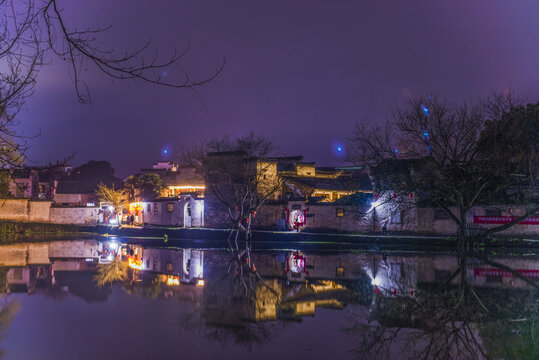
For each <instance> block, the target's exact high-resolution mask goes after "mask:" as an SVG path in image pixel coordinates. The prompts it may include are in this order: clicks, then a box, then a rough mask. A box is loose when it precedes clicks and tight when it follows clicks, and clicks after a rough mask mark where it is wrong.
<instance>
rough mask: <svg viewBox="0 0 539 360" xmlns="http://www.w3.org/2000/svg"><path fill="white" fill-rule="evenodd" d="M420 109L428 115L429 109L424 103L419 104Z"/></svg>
mask: <svg viewBox="0 0 539 360" xmlns="http://www.w3.org/2000/svg"><path fill="white" fill-rule="evenodd" d="M421 110H423V113H424V114H425V116H429V109H428V108H427V107H426V106H425V105H421Z"/></svg>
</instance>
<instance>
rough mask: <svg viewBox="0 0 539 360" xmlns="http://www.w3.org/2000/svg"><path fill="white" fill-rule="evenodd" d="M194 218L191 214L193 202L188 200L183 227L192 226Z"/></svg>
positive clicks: (184, 209) (184, 210)
mask: <svg viewBox="0 0 539 360" xmlns="http://www.w3.org/2000/svg"><path fill="white" fill-rule="evenodd" d="M192 224H193V218H192V216H191V203H190V202H188V203H187V204H185V206H184V208H183V227H191V226H192Z"/></svg>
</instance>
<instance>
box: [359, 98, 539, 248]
mask: <svg viewBox="0 0 539 360" xmlns="http://www.w3.org/2000/svg"><path fill="white" fill-rule="evenodd" d="M514 106H515V101H514V100H513V98H512V97H511V96H501V95H495V96H493V97H491V98H490V99H489V100H488V101H485V102H483V103H465V104H462V105H451V104H447V103H445V102H442V101H440V100H438V99H437V98H436V97H433V96H428V97H419V98H416V99H412V100H410V101H409V103H408V105H407V106H405V107H402V108H398V107H397V108H395V110H394V112H393V116H392V118H391V119H390V121H389V122H388V123H387V124H386V125H385V126H369V125H368V124H366V123H360V124H358V125H357V126H356V129H355V132H354V136H353V138H352V139H351V148H352V149H351V154H352V157H351V160H352V161H354V162H355V163H357V164H359V165H362V166H366V167H369V168H370V169H371V176H372V177H373V184H374V187H375V192H376V193H377V194H378V195H379V196H380V197H381V198H382V199H384V200H387V201H394V199H395V201H399V200H401V199H402V200H403V201H402V205H403V206H408V207H410V206H416V205H418V204H420V203H421V202H423V203H424V204H431V205H433V206H436V207H439V208H441V209H443V211H445V212H446V213H447V215H448V216H449V217H450V219H452V220H453V221H454V222H455V223H456V225H457V227H458V236H459V245H460V246H461V247H462V246H470V245H473V244H477V240H479V239H483V238H485V237H487V236H488V235H490V234H492V233H495V232H499V231H503V230H506V229H508V228H510V227H511V226H514V225H516V224H517V223H518V222H520V221H522V220H523V219H526V218H527V217H529V216H530V215H532V214H534V213H535V212H536V211H537V210H539V207H538V206H537V203H538V201H537V200H539V199H538V192H537V189H536V185H535V184H536V179H537V164H538V161H539V158H538V156H537V152H536V149H537V141H535V142H534V141H533V138H534V137H535V136H536V135H535V134H536V131H535V132H534V129H535V128H536V126H537V125H536V124H537V118H536V114H537V113H536V112H535V110H534V108H533V106H532V107H531V108H530V107H528V108H524V107H514ZM515 118H518V119H521V121H519V124H520V125H522V126H524V128H523V129H520V131H521V135H519V138H522V139H526V141H525V142H524V143H525V144H526V145H524V144H523V145H521V146H520V147H519V149H520V152H519V155H518V156H519V157H520V158H521V159H526V161H527V162H528V165H529V166H527V167H524V166H519V165H517V163H516V162H515V161H511V160H510V159H509V158H510V156H508V155H507V154H514V152H512V150H513V149H514V148H515V147H516V146H515V145H511V144H512V142H511V140H510V139H511V137H512V136H517V135H516V134H515V133H514V132H513V133H512V134H511V133H507V134H506V135H505V136H507V137H506V138H505V139H506V140H505V141H504V142H498V141H497V139H499V137H498V136H496V135H495V134H493V133H496V130H495V131H493V130H492V129H493V126H495V125H494V124H496V126H498V124H507V123H511V122H513V120H511V119H515ZM500 126H502V125H500ZM516 126H518V125H516ZM498 134H499V132H498ZM526 134H530V135H526ZM514 140H515V141H517V140H518V138H517V139H514ZM493 144H495V146H494V145H493ZM493 148H496V150H495V152H494V153H493V154H491V153H490V150H492V149H493ZM489 149H490V150H489ZM496 154H499V156H498V155H496ZM491 155H496V156H491ZM520 164H521V162H520ZM410 194H414V195H416V196H415V198H413V200H411V199H412V197H411V196H409V195H410ZM500 202H505V204H511V205H518V206H519V207H521V208H524V209H525V212H524V214H522V215H521V216H515V218H514V221H512V222H511V223H509V224H505V225H501V226H498V227H495V228H491V229H488V230H484V231H480V230H478V229H474V230H470V227H469V226H468V225H469V224H468V223H467V214H468V212H469V210H470V209H471V208H472V207H474V206H477V205H491V204H500ZM455 209H456V210H455Z"/></svg>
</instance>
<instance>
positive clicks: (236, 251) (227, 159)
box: [183, 133, 281, 291]
mask: <svg viewBox="0 0 539 360" xmlns="http://www.w3.org/2000/svg"><path fill="white" fill-rule="evenodd" d="M273 151H274V145H273V143H272V142H271V141H270V140H269V139H267V138H265V137H261V136H257V135H254V134H253V133H250V134H249V135H247V136H240V137H237V138H234V139H230V138H228V137H224V138H222V139H216V140H211V141H208V142H206V143H205V144H204V145H202V146H200V147H198V148H195V149H191V150H190V151H187V152H185V153H184V154H183V159H184V162H185V163H187V164H190V165H191V166H193V167H195V168H196V170H197V172H198V173H199V174H200V175H201V176H203V177H204V179H205V185H206V192H205V199H206V204H207V205H206V207H210V206H214V207H216V208H218V209H220V210H222V211H221V212H218V213H217V214H220V215H223V216H224V217H226V218H227V219H228V221H227V223H228V224H229V225H230V227H231V230H230V233H229V236H228V246H229V249H230V250H231V253H232V256H233V259H234V262H233V263H231V267H230V270H232V267H233V265H234V264H235V266H236V269H237V270H238V271H239V275H238V276H239V277H240V278H241V279H243V278H244V277H243V275H244V271H246V270H247V271H249V272H250V271H254V268H253V266H252V261H251V241H250V240H251V235H252V232H251V231H252V223H253V220H254V218H255V216H256V213H257V212H258V211H260V209H261V208H262V207H263V206H264V204H266V203H267V201H268V200H269V199H271V197H272V196H273V195H274V194H275V193H276V192H277V191H278V190H279V189H280V188H281V182H280V179H279V178H278V176H277V173H276V164H275V163H272V162H270V161H267V158H268V157H269V156H270V155H272V153H273ZM272 167H273V168H274V170H275V171H271V169H272ZM216 216H219V215H216ZM242 240H243V241H244V244H243V246H240V241H242ZM247 279H251V278H250V277H247ZM245 286H246V291H247V289H248V286H247V284H245Z"/></svg>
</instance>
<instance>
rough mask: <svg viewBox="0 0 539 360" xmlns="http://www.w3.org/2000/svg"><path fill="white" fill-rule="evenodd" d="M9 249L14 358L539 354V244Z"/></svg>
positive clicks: (5, 279)
mask: <svg viewBox="0 0 539 360" xmlns="http://www.w3.org/2000/svg"><path fill="white" fill-rule="evenodd" d="M0 263H1V264H2V265H3V267H2V269H1V271H0V276H1V285H0V286H2V292H3V295H2V300H1V306H2V310H1V311H2V313H1V316H0V326H1V327H0V331H1V343H0V348H1V349H2V352H3V355H4V357H5V358H6V359H178V358H182V359H250V358H256V359H293V358H296V359H297V358H303V357H307V358H309V359H355V358H373V359H378V358H380V359H384V358H392V359H395V358H403V359H408V358H413V359H416V358H418V356H419V355H421V356H424V357H426V358H432V359H440V358H448V359H454V358H471V359H473V358H484V357H486V356H491V357H494V358H511V356H513V357H514V358H518V359H525V358H529V359H533V358H537V355H538V354H539V350H538V346H539V337H538V336H539V335H538V334H539V330H538V329H537V323H538V322H539V317H538V298H537V290H536V288H535V286H536V285H537V279H538V278H539V258H538V257H537V256H536V255H533V254H529V255H522V254H521V255H519V256H515V257H511V256H489V257H488V258H487V257H484V255H483V254H460V255H458V256H457V255H455V254H443V253H438V254H433V253H430V254H425V253H413V252H406V253H398V252H388V253H386V252H379V251H370V252H368V251H354V252H346V251H339V252H331V251H324V252H312V251H304V252H300V251H293V250H273V251H257V252H254V253H253V254H252V256H251V259H250V262H249V260H248V259H247V258H246V257H243V258H242V259H241V264H240V263H239V262H237V261H234V260H233V259H232V257H231V255H230V252H228V251H225V250H212V249H193V248H183V249H182V248H162V247H150V246H144V247H142V246H139V245H133V244H131V245H126V244H121V243H120V242H117V241H112V242H111V241H107V242H100V241H96V240H84V241H55V242H48V243H37V244H18V245H9V246H2V247H0ZM249 263H250V264H251V266H250V268H251V269H252V270H254V271H248V269H249V265H248V264H249ZM98 270H99V271H98ZM114 275H117V276H119V277H121V278H122V279H121V280H117V281H114V282H113V283H112V284H108V283H107V284H105V285H102V286H98V283H99V281H100V280H101V281H104V280H106V279H108V278H110V276H114Z"/></svg>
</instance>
